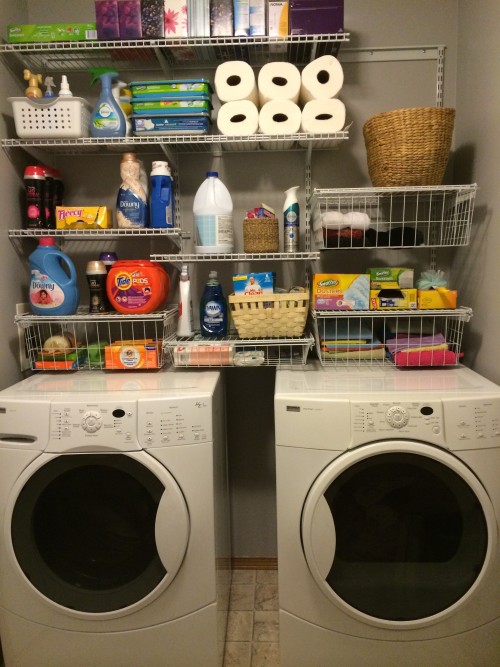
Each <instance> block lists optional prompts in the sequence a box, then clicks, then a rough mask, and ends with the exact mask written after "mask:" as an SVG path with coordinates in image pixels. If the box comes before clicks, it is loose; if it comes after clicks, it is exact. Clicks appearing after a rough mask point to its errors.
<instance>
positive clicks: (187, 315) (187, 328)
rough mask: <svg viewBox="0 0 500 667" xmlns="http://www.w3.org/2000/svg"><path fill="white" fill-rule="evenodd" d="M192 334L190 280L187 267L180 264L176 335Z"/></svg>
mask: <svg viewBox="0 0 500 667" xmlns="http://www.w3.org/2000/svg"><path fill="white" fill-rule="evenodd" d="M192 334H193V310H192V307H191V281H190V280H189V273H188V267H187V265H186V264H183V265H182V270H181V275H180V282H179V319H178V320H177V335H178V336H191V335H192Z"/></svg>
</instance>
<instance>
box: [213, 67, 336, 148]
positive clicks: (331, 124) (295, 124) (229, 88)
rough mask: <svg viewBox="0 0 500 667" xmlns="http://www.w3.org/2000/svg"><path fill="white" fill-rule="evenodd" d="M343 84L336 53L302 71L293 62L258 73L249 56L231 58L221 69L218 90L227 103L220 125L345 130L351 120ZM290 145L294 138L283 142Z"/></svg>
mask: <svg viewBox="0 0 500 667" xmlns="http://www.w3.org/2000/svg"><path fill="white" fill-rule="evenodd" d="M343 83H344V73H343V70H342V66H341V64H340V63H339V61H338V60H337V58H335V56H321V57H320V58H317V59H316V60H313V61H312V62H311V63H309V64H308V65H306V67H304V69H303V70H302V72H300V71H299V70H298V68H297V67H296V66H295V65H293V64H292V63H287V62H272V63H267V64H266V65H264V66H263V67H261V69H260V70H259V73H258V76H257V77H256V76H255V73H254V70H253V69H252V67H250V65H249V64H248V63H246V62H244V61H240V60H234V61H228V62H225V63H223V64H222V65H219V67H218V68H217V70H216V72H215V81H214V85H215V91H216V93H217V96H218V98H219V100H220V102H221V103H222V106H221V108H220V110H219V113H218V116H217V126H218V128H219V131H220V132H221V134H224V135H228V136H244V135H245V136H246V135H251V134H256V133H262V134H266V135H270V136H276V135H290V134H296V133H297V132H305V133H309V134H333V133H335V132H339V131H340V130H342V129H343V127H344V125H345V106H344V104H343V102H341V101H340V100H339V99H337V95H338V93H339V91H340V90H341V88H342V85H343ZM285 144H287V145H285ZM288 144H289V145H292V144H293V142H283V145H280V146H278V147H279V148H282V149H283V148H288V147H289V145H288ZM268 147H270V148H275V145H274V144H271V145H269V146H268Z"/></svg>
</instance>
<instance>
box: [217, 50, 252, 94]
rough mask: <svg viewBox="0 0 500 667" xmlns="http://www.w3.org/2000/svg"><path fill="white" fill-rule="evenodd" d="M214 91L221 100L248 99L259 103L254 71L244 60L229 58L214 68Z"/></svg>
mask: <svg viewBox="0 0 500 667" xmlns="http://www.w3.org/2000/svg"><path fill="white" fill-rule="evenodd" d="M214 86H215V92H216V93H217V97H218V98H219V100H220V101H221V102H233V101H235V100H250V101H251V102H254V103H255V104H258V103H259V93H258V90H257V83H256V81H255V73H254V71H253V69H252V68H251V67H250V65H249V64H248V63H246V62H245V61H244V60H229V61H228V62H225V63H222V64H221V65H219V66H218V67H217V69H216V70H215V79H214Z"/></svg>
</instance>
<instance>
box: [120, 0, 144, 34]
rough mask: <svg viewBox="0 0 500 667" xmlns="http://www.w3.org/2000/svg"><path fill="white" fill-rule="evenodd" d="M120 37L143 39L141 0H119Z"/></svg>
mask: <svg viewBox="0 0 500 667" xmlns="http://www.w3.org/2000/svg"><path fill="white" fill-rule="evenodd" d="M118 23H119V25H120V39H141V37H142V21H141V0H119V1H118Z"/></svg>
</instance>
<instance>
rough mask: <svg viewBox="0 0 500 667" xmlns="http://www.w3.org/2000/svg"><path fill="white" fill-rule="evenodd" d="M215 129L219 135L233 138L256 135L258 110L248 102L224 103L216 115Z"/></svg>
mask: <svg viewBox="0 0 500 667" xmlns="http://www.w3.org/2000/svg"><path fill="white" fill-rule="evenodd" d="M217 127H218V128H219V132H220V133H221V134H226V135H228V136H233V137H234V136H243V135H247V134H256V132H257V130H258V129H259V110H258V109H257V107H256V106H255V104H254V103H253V102H250V100H238V101H235V102H226V103H225V104H223V105H222V106H221V108H220V109H219V112H218V114H217Z"/></svg>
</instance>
